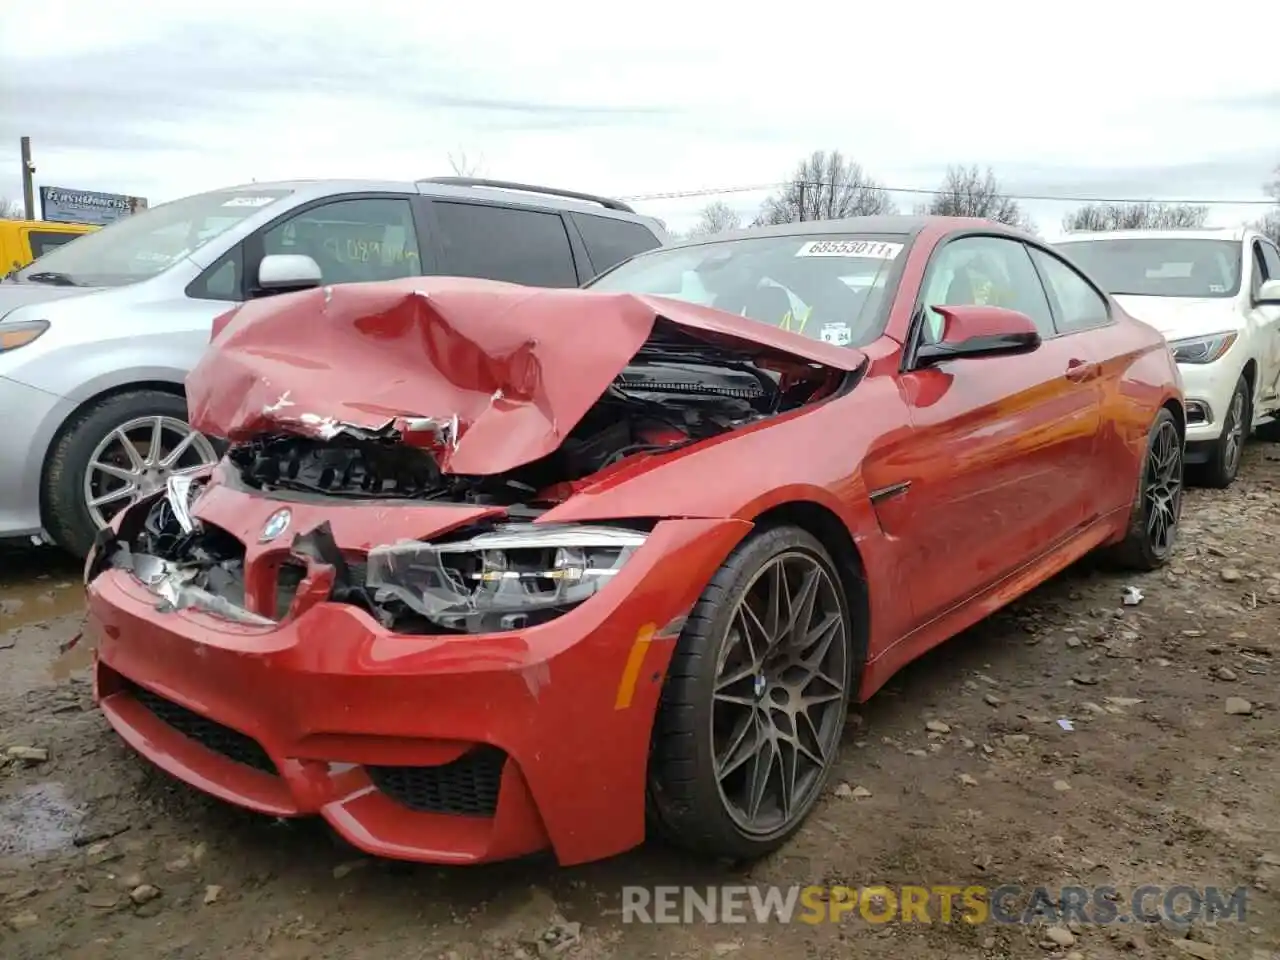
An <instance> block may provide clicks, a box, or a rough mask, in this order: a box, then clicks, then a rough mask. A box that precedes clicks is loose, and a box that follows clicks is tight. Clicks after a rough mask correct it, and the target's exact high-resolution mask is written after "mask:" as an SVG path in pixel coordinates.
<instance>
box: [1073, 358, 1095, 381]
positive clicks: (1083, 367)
mask: <svg viewBox="0 0 1280 960" xmlns="http://www.w3.org/2000/svg"><path fill="white" fill-rule="evenodd" d="M1097 375H1098V365H1097V364H1096V363H1090V362H1089V361H1088V360H1068V361H1067V379H1068V380H1071V381H1073V382H1075V383H1083V382H1084V381H1086V380H1092V379H1093V378H1094V377H1096V376H1097Z"/></svg>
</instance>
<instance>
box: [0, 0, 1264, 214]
mask: <svg viewBox="0 0 1280 960" xmlns="http://www.w3.org/2000/svg"><path fill="white" fill-rule="evenodd" d="M1192 14H1194V15H1192ZM1277 36H1280V7H1277V6H1276V5H1275V3H1273V2H1271V0H1217V2H1215V3H1214V4H1212V5H1211V6H1210V7H1204V8H1202V7H1185V8H1182V7H1178V6H1176V5H1174V6H1170V5H1169V4H1168V3H1167V2H1161V3H1157V2H1153V0H1123V2H1120V0H1108V2H1096V0H1073V2H1072V3H1070V4H1066V5H1061V4H1055V5H1044V4H1032V3H1026V2H1002V0H969V2H967V3H964V4H956V3H954V2H946V0H916V2H914V3H904V4H901V5H889V4H884V5H880V4H862V5H859V4H851V3H849V2H847V0H844V2H826V0H808V2H806V3H803V4H798V5H797V4H789V3H765V2H756V3H753V4H729V3H716V4H713V3H710V2H708V0H703V2H701V3H699V2H697V0H682V2H678V3H677V2H669V0H646V2H645V3H642V4H633V3H616V2H615V3H608V2H599V0H597V2H593V3H586V2H581V3H580V2H576V0H544V2H542V3H533V4H531V3H517V2H514V0H485V2H476V3H430V2H425V3H413V2H409V0H401V2H388V0H348V2H345V3H338V2H333V0H309V2H305V3H302V2H293V0H256V2H252V3H251V2H246V0H219V2H217V3H212V4H203V3H199V4H191V5H186V4H182V3H178V2H173V0H130V2H129V3H127V4H125V3H123V2H121V3H118V4H116V3H104V2H102V0H39V2H38V3H24V4H18V5H14V4H8V5H6V6H5V8H4V10H3V12H0V84H3V85H2V86H0V196H7V197H10V198H20V197H21V181H20V163H19V160H18V138H19V137H20V136H21V135H23V134H26V135H28V136H30V137H32V139H33V143H34V151H35V158H36V164H37V175H36V182H37V185H40V184H44V185H48V186H60V187H70V188H80V189H91V190H105V191H110V192H117V193H127V194H134V195H140V196H145V197H147V198H149V199H150V201H151V202H152V203H153V204H155V203H157V202H161V201H164V200H168V199H174V198H176V197H179V196H182V195H185V194H188V193H193V192H196V191H199V190H203V189H210V188H214V187H218V186H225V185H229V184H232V183H240V182H247V181H249V180H253V179H257V180H269V179H282V178H290V177H346V176H356V177H360V176H368V177H387V178H406V179H412V178H415V177H423V176H430V175H435V174H441V173H449V172H451V171H450V170H449V162H448V155H449V153H450V152H453V153H455V154H457V153H458V152H459V151H465V153H466V154H467V156H468V158H469V159H471V160H473V161H475V160H482V162H483V173H485V174H486V175H488V176H492V177H501V178H504V179H513V180H522V181H528V182H539V183H546V184H552V185H559V186H566V187H571V188H577V189H583V190H589V191H593V192H600V193H607V194H613V195H618V196H633V195H641V194H649V193H664V192H672V191H685V190H698V189H704V188H721V187H733V186H738V185H751V184H761V183H770V182H774V181H777V180H780V179H784V178H785V177H786V175H787V174H788V173H789V172H790V170H791V168H792V167H793V166H794V164H795V162H796V161H797V160H798V159H799V157H800V156H801V155H803V154H805V153H807V152H809V151H811V150H813V149H817V148H826V149H830V148H838V149H841V150H844V151H845V152H846V153H848V154H849V155H850V156H852V157H853V158H855V159H856V160H858V161H859V162H861V163H862V164H863V166H864V167H865V168H866V169H867V170H868V171H869V172H870V173H872V174H873V175H874V176H876V177H877V178H879V179H880V180H881V181H882V182H884V183H886V184H889V185H892V186H899V187H908V188H929V187H933V186H935V185H936V184H937V182H938V180H939V179H940V177H941V175H942V172H943V170H944V169H945V167H946V165H947V164H948V163H964V164H971V163H977V164H982V165H987V164H990V165H991V166H992V167H994V168H995V170H996V173H997V174H998V175H999V176H1000V178H1001V180H1002V182H1003V183H1004V185H1005V186H1006V187H1007V188H1008V189H1009V190H1010V191H1011V192H1016V193H1023V194H1042V195H1050V196H1108V197H1123V198H1130V197H1154V198H1163V199H1178V198H1191V199H1223V200H1227V199H1250V198H1253V199H1262V198H1263V193H1262V189H1261V185H1262V182H1263V180H1264V179H1266V177H1267V176H1268V173H1269V171H1270V170H1271V169H1272V168H1273V167H1275V166H1276V165H1277V164H1280V67H1278V66H1277V64H1278V63H1280V61H1278V60H1277V53H1276V50H1277V48H1276V38H1277ZM708 199H713V198H709V197H699V198H691V199H683V200H675V199H669V200H651V201H643V202H638V203H637V204H636V205H637V206H638V207H639V208H640V209H642V210H644V211H646V212H649V213H653V214H655V215H657V216H660V217H663V218H665V219H666V220H667V221H668V224H669V225H670V226H672V227H673V228H677V229H680V228H683V227H685V226H687V225H688V224H689V223H690V222H691V221H692V219H693V218H694V216H695V215H696V213H697V211H698V209H699V208H700V207H701V206H702V205H703V204H705V203H706V202H707V200H708ZM721 199H724V200H726V201H727V202H729V203H731V204H733V205H734V206H736V207H739V208H741V209H742V210H743V212H744V213H745V214H747V215H748V216H749V215H751V214H753V213H754V211H755V209H756V207H757V206H758V205H759V202H760V200H761V199H762V194H760V193H738V194H726V195H724V196H723V197H721ZM897 199H898V200H899V202H900V204H901V205H902V206H904V207H906V208H910V207H911V206H912V205H913V204H914V203H916V202H919V200H921V199H922V198H921V197H919V196H910V195H900V196H899V197H898V198H897ZM1026 206H1027V208H1028V209H1029V210H1030V212H1031V213H1032V215H1033V216H1034V217H1035V219H1036V221H1037V223H1038V225H1039V226H1040V228H1041V230H1042V231H1044V232H1045V233H1047V234H1051V233H1053V232H1054V231H1055V230H1056V228H1057V224H1058V221H1059V220H1060V219H1061V216H1062V214H1063V213H1064V212H1065V210H1067V209H1068V208H1069V207H1070V206H1072V205H1071V204H1062V203H1042V202H1041V203H1037V202H1031V203H1027V204H1026ZM1262 210H1263V208H1262V207H1249V206H1220V207H1215V208H1214V210H1213V219H1214V222H1217V223H1222V224H1235V223H1239V222H1240V221H1242V220H1245V219H1252V218H1254V217H1256V216H1258V215H1259V214H1260V213H1261V212H1262Z"/></svg>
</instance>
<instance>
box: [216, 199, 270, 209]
mask: <svg viewBox="0 0 1280 960" xmlns="http://www.w3.org/2000/svg"><path fill="white" fill-rule="evenodd" d="M277 199H279V198H278V197H232V198H231V199H230V200H227V201H225V202H224V203H223V204H222V205H223V206H224V207H265V206H266V205H267V204H268V203H275V201H276V200H277Z"/></svg>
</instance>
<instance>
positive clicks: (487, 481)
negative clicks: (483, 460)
mask: <svg viewBox="0 0 1280 960" xmlns="http://www.w3.org/2000/svg"><path fill="white" fill-rule="evenodd" d="M717 353H720V354H721V355H719V356H717V355H716V354H717ZM832 373H833V372H832V371H829V370H826V369H823V368H817V369H816V370H812V371H811V375H810V377H808V378H801V379H799V380H798V381H796V380H795V377H794V373H791V374H790V377H791V382H789V380H788V377H787V376H784V375H782V374H780V373H778V372H775V371H771V370H767V369H765V368H763V367H758V366H756V365H754V364H752V363H750V362H748V361H745V360H743V359H741V357H738V356H733V355H731V354H728V352H727V351H713V350H711V349H709V348H708V346H707V345H706V344H705V343H704V344H701V345H699V347H698V348H697V350H696V351H695V350H693V349H690V348H684V349H681V347H680V346H679V345H664V344H650V345H646V347H645V348H643V349H642V350H641V352H640V353H639V354H638V355H637V356H636V358H635V359H634V360H633V362H632V363H631V364H630V365H628V367H627V368H626V369H625V370H624V371H623V372H622V373H621V374H619V376H618V377H617V378H616V379H615V380H614V382H613V384H612V385H611V386H610V387H609V389H608V391H607V392H606V393H605V394H604V396H602V397H601V398H600V399H599V400H597V401H596V403H595V404H594V405H593V406H592V407H591V409H590V410H588V412H587V414H586V416H584V417H583V418H582V420H581V421H579V423H578V424H577V425H576V426H575V427H574V428H573V430H572V431H570V433H569V434H568V436H567V437H566V438H565V439H564V441H563V442H562V443H561V444H560V446H559V448H558V449H556V450H555V451H553V452H552V453H551V454H549V455H547V456H545V457H542V458H540V459H538V460H535V461H533V462H531V463H528V464H525V465H523V466H522V467H519V468H517V469H516V470H512V471H508V472H506V473H504V474H502V475H498V476H458V475H450V474H445V473H442V472H441V470H440V468H439V466H438V462H437V458H436V457H435V456H434V455H433V453H432V451H431V450H430V449H424V448H422V447H418V446H413V445H409V444H406V443H404V442H403V439H402V437H401V436H399V435H397V434H396V432H395V431H393V430H388V431H384V432H383V433H382V434H381V435H370V434H369V433H368V431H360V432H357V431H342V430H340V429H339V430H337V431H334V435H333V436H332V437H330V438H328V439H318V438H315V437H306V436H299V435H291V434H277V435H273V436H267V437H261V438H255V439H253V440H250V441H247V442H243V443H239V444H236V445H234V446H233V447H232V448H231V450H230V451H229V453H228V458H227V459H228V462H229V463H230V464H231V465H232V466H234V468H235V470H236V472H237V474H238V477H239V480H240V481H241V482H242V483H243V484H244V485H245V486H246V487H248V488H250V489H252V490H256V491H262V492H265V493H273V492H278V491H288V492H291V493H302V494H315V495H320V496H327V497H342V498H354V499H386V500H398V499H418V500H448V501H452V502H458V503H473V504H486V505H498V506H511V505H515V504H536V503H542V504H551V503H556V502H559V501H561V500H564V499H566V498H567V497H568V496H569V495H571V494H572V493H573V489H574V487H573V485H574V484H575V483H577V482H578V481H581V480H583V479H584V478H587V477H589V476H591V475H592V474H597V473H600V472H601V471H604V470H606V469H608V468H610V467H612V466H614V465H616V464H618V463H620V462H621V461H623V460H625V459H627V458H629V457H633V456H636V455H639V454H654V453H667V452H670V451H673V450H676V449H678V448H681V447H685V446H688V445H689V444H692V443H696V442H698V441H699V440H704V439H706V438H708V437H714V436H716V435H718V434H722V433H725V432H727V431H730V430H733V429H736V428H738V427H742V426H745V425H747V424H750V423H753V422H756V421H758V420H762V419H765V418H767V417H770V416H773V415H775V414H778V413H782V412H786V411H787V410H791V409H795V408H797V407H800V406H803V405H805V404H806V403H809V402H812V401H813V400H815V399H820V398H821V397H822V396H824V395H826V394H829V393H831V392H833V391H834V390H835V388H836V386H837V382H838V381H834V380H833V376H832Z"/></svg>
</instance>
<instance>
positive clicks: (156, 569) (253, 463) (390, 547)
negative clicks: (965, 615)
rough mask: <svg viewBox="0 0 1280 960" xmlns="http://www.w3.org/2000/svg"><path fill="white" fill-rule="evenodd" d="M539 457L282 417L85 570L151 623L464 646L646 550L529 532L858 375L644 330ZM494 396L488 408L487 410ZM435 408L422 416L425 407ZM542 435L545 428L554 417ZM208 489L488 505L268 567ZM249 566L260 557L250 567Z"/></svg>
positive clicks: (591, 536) (534, 613)
mask: <svg viewBox="0 0 1280 960" xmlns="http://www.w3.org/2000/svg"><path fill="white" fill-rule="evenodd" d="M655 334H656V335H655V336H653V337H651V338H650V339H649V340H648V341H646V342H645V343H644V345H643V346H642V347H641V348H640V349H639V351H638V352H637V353H636V354H635V355H634V356H633V357H632V359H631V360H630V362H629V363H627V364H626V366H625V367H624V368H623V369H621V370H620V371H619V372H618V373H617V374H616V376H615V377H614V378H613V380H612V382H611V383H610V384H609V386H608V387H607V388H606V389H605V390H604V392H603V394H601V395H600V396H599V397H598V399H597V400H596V401H595V402H594V404H591V405H590V406H589V407H588V408H587V409H586V411H585V413H584V414H583V415H582V416H581V417H580V418H578V419H577V420H576V422H574V423H573V425H572V428H571V429H570V430H569V432H568V433H567V435H566V436H565V437H564V438H563V439H562V440H561V441H560V442H559V444H558V446H557V447H556V448H554V449H553V450H552V451H551V452H550V453H548V454H546V455H544V456H540V457H538V458H537V459H534V460H532V461H530V462H526V463H523V464H520V465H518V466H516V467H514V468H512V469H508V470H504V471H502V472H500V473H494V474H489V475H467V474H461V473H455V472H451V471H449V470H446V469H443V468H442V466H441V461H442V459H445V458H446V457H447V453H448V448H449V445H450V444H456V443H457V438H458V436H459V432H460V430H465V429H466V425H465V424H462V425H461V427H460V425H459V422H458V421H459V419H460V418H459V417H458V415H457V414H453V415H452V417H451V418H448V417H449V415H448V414H446V418H441V417H439V416H438V415H437V416H435V417H425V416H413V417H400V418H397V419H395V420H393V421H390V422H389V423H388V424H387V425H386V426H384V427H382V428H378V429H370V428H369V427H367V426H358V425H355V424H344V423H342V422H339V421H336V420H326V421H324V422H323V423H322V424H321V425H320V427H319V428H316V427H315V424H316V421H317V420H318V419H319V418H313V419H312V420H310V421H308V420H305V419H298V420H281V421H279V422H274V423H273V424H272V426H271V428H270V429H269V430H267V429H264V430H263V431H262V432H260V433H258V434H256V435H253V436H249V437H246V438H241V439H238V440H236V441H235V442H233V443H232V444H231V446H230V448H229V450H228V453H227V455H226V457H225V459H224V460H223V463H222V464H221V466H220V467H219V468H218V475H217V479H216V480H213V481H209V480H193V479H192V478H189V477H187V478H183V477H177V478H173V479H172V480H171V481H170V484H169V488H168V490H167V493H166V494H165V495H163V496H159V497H156V498H154V499H152V500H151V501H149V502H147V503H145V504H139V505H138V506H137V507H135V508H131V509H130V510H129V511H128V512H126V514H124V515H123V519H122V522H121V523H120V527H119V533H118V535H117V534H114V533H112V532H111V531H109V530H108V531H104V532H103V535H102V536H101V537H100V539H99V543H98V545H97V547H96V548H95V553H94V559H93V561H92V562H91V565H90V568H89V570H88V571H87V579H88V580H90V581H91V580H92V579H93V578H94V577H96V576H97V575H98V574H99V573H100V572H101V571H102V570H104V569H107V568H109V567H114V568H117V569H124V570H127V571H129V572H130V573H131V574H132V575H133V576H134V577H135V578H136V579H137V580H139V581H140V582H142V583H144V584H145V585H146V586H147V587H148V588H149V589H150V590H151V592H152V593H153V594H155V596H156V598H157V606H158V608H159V609H162V610H179V609H184V608H196V609H199V610H201V611H203V612H205V613H208V614H211V615H213V616H216V617H219V618H222V619H225V620H229V621H233V622H236V623H240V624H243V625H247V626H258V627H264V628H271V627H274V626H275V625H276V624H278V623H279V622H281V621H284V620H286V619H289V618H291V617H293V616H297V615H299V614H300V613H301V611H303V610H304V609H305V608H306V607H307V606H309V605H310V604H312V603H315V602H318V601H321V600H323V601H328V602H337V603H347V604H352V605H354V606H356V607H359V608H360V609H362V610H364V611H365V612H366V613H368V614H369V615H370V616H372V617H373V618H375V619H376V620H377V621H378V622H379V623H381V624H382V625H383V626H384V627H385V628H387V629H390V630H393V631H396V632H405V633H415V634H440V633H477V632H492V631H501V630H511V629H518V628H521V627H524V626H530V625H534V624H537V623H541V622H545V621H546V620H548V619H552V618H554V617H556V616H559V615H560V614H562V613H564V612H565V611H567V610H568V609H570V608H572V607H573V606H576V605H577V604H578V603H581V602H582V601H583V600H585V599H586V598H587V597H589V596H591V595H592V594H593V593H594V592H595V591H596V590H598V589H601V588H602V587H603V585H604V584H606V583H607V582H608V581H609V577H610V576H612V575H613V574H614V573H616V572H617V570H618V569H619V568H620V567H621V565H622V564H623V563H625V562H626V560H627V558H628V557H629V556H630V555H631V553H632V552H634V550H636V549H638V548H639V546H641V545H642V544H643V543H644V540H645V537H646V535H647V532H646V531H647V528H646V527H645V526H644V525H643V524H639V525H637V524H625V523H619V524H616V525H614V524H608V523H605V524H596V525H589V526H582V525H547V524H533V523H530V522H529V521H531V520H533V519H535V518H536V517H537V516H538V515H540V514H541V513H543V512H545V511H546V510H548V509H550V508H551V507H552V506H554V505H555V504H557V503H560V502H563V501H564V500H566V499H568V498H570V497H572V496H573V495H574V494H575V493H576V492H577V491H579V490H581V489H583V488H585V487H587V486H589V485H590V484H591V483H593V482H595V481H597V480H598V479H600V478H602V477H603V476H605V475H606V474H607V473H608V472H609V471H610V470H612V469H615V468H621V465H623V464H624V463H634V462H637V460H638V459H640V458H645V457H653V456H664V455H667V454H669V453H671V452H673V451H676V450H679V449H681V448H687V447H691V446H693V445H696V444H698V443H700V442H702V441H705V440H707V439H709V438H712V437H716V436H719V435H722V434H724V433H726V432H729V431H732V430H735V429H739V428H742V427H745V426H749V425H751V424H754V423H757V422H760V421H763V420H766V419H768V418H770V417H774V416H777V415H779V414H783V413H787V412H790V411H794V410H797V409H800V408H802V407H805V406H807V405H810V404H813V403H816V402H818V401H821V400H823V399H826V398H829V397H831V396H833V395H835V394H837V393H838V392H840V391H841V390H842V389H843V388H845V387H847V386H848V385H850V384H851V383H852V382H853V381H854V379H856V374H854V373H850V372H849V371H846V370H839V369H835V368H833V367H830V366H826V365H823V364H818V363H813V362H810V361H807V360H803V359H800V358H796V357H787V356H785V355H783V356H779V355H778V353H776V352H774V353H767V352H764V351H761V353H764V356H763V357H762V358H759V359H757V358H756V357H755V356H754V355H753V352H752V351H746V350H743V349H733V348H730V347H726V346H722V345H716V344H714V343H710V342H708V341H707V340H705V339H699V338H695V337H692V336H690V335H689V334H687V333H685V332H684V331H681V330H672V329H666V330H663V331H662V332H661V333H660V334H659V333H658V331H655ZM495 400H496V398H495ZM432 412H433V413H435V411H432ZM551 422H554V420H552V421H551ZM210 482H213V483H216V484H219V485H222V486H225V487H230V488H232V489H239V490H241V491H243V492H245V493H249V494H251V495H254V494H256V495H262V494H266V495H268V497H275V498H278V499H279V500H280V501H281V502H282V503H283V502H288V501H289V500H293V501H295V502H297V501H298V500H304V501H306V502H309V503H314V502H316V500H331V501H332V500H344V501H348V502H350V501H363V502H370V503H373V502H377V503H381V504H387V503H395V502H397V501H409V502H423V501H426V502H442V501H443V502H448V503H457V504H467V505H472V506H488V507H498V508H501V514H500V515H499V516H498V517H497V518H496V519H493V520H490V521H486V522H484V523H478V524H472V525H470V526H468V527H466V528H464V529H459V530H454V531H452V532H451V533H450V534H448V535H446V536H442V537H438V538H433V539H432V540H431V542H424V541H416V540H403V541H398V542H393V543H385V544H380V545H376V546H373V547H372V548H371V549H369V550H368V551H367V552H364V553H360V554H359V555H353V554H350V553H344V551H343V550H341V549H340V548H339V545H338V544H337V543H336V541H335V539H334V537H333V533H332V531H331V529H330V527H329V523H328V522H322V523H320V524H319V525H318V526H313V527H312V528H311V529H308V530H300V531H297V532H296V533H294V534H293V535H292V537H291V539H290V540H282V541H281V545H282V546H284V545H285V544H288V549H287V551H284V552H282V551H279V550H275V551H273V552H272V557H273V559H272V560H271V562H270V566H269V567H268V568H265V569H253V570H250V569H246V563H247V561H246V557H247V553H248V552H247V550H246V544H245V543H244V542H242V541H241V540H240V539H238V538H237V536H236V535H234V534H232V533H230V532H229V531H227V530H223V529H220V528H218V527H216V526H214V525H213V524H210V523H207V522H204V521H202V520H201V519H199V518H197V517H196V515H195V513H196V511H195V510H194V509H193V506H194V504H195V503H196V502H197V500H198V498H199V496H200V492H201V489H202V488H203V487H204V486H206V485H207V484H208V483H210ZM264 562H265V561H264Z"/></svg>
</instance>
